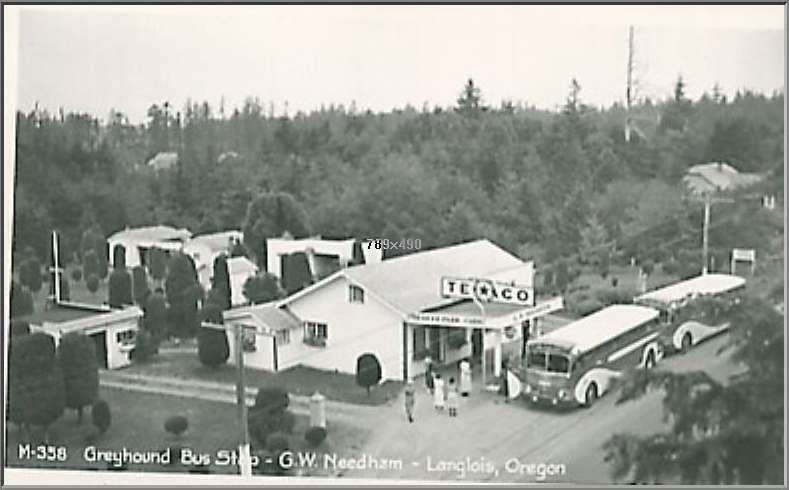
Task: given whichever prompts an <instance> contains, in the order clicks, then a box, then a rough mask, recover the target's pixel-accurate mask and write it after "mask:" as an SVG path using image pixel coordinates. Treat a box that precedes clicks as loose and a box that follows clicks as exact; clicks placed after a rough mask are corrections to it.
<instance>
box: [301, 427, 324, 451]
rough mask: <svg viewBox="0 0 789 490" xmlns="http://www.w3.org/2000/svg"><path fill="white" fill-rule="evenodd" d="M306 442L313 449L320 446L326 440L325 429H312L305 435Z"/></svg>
mask: <svg viewBox="0 0 789 490" xmlns="http://www.w3.org/2000/svg"><path fill="white" fill-rule="evenodd" d="M304 440H305V441H307V444H309V445H310V446H312V447H317V446H320V444H321V443H322V442H323V441H325V440H326V429H324V428H323V427H310V428H309V429H307V432H305V433H304Z"/></svg>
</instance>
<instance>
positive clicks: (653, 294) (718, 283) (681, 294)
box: [636, 274, 745, 304]
mask: <svg viewBox="0 0 789 490" xmlns="http://www.w3.org/2000/svg"><path fill="white" fill-rule="evenodd" d="M744 284H745V279H744V278H742V277H739V276H732V275H730V274H704V275H701V276H697V277H694V278H692V279H688V280H686V281H682V282H678V283H676V284H672V285H670V286H666V287H664V288H661V289H656V290H654V291H650V292H648V293H646V294H642V295H641V296H639V297H638V298H636V299H637V300H639V301H640V300H647V301H649V300H651V301H659V302H661V303H666V304H669V303H673V302H675V301H681V300H683V299H685V298H687V297H688V296H696V295H703V294H720V293H725V292H726V291H731V290H732V289H736V288H738V287H740V286H743V285H744Z"/></svg>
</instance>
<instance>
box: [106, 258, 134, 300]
mask: <svg viewBox="0 0 789 490" xmlns="http://www.w3.org/2000/svg"><path fill="white" fill-rule="evenodd" d="M107 303H109V305H110V307H112V308H122V307H123V306H124V305H130V304H132V303H133V301H132V280H131V275H130V274H129V272H128V271H127V270H126V269H122V268H118V267H116V268H114V269H113V271H112V274H110V280H109V287H108V298H107Z"/></svg>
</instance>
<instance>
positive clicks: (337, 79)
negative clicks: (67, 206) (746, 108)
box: [5, 5, 785, 123]
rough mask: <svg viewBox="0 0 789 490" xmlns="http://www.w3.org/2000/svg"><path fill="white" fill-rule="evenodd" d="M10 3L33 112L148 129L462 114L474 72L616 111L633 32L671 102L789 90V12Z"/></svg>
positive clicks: (529, 93) (551, 101)
mask: <svg viewBox="0 0 789 490" xmlns="http://www.w3.org/2000/svg"><path fill="white" fill-rule="evenodd" d="M5 10H6V14H7V15H6V22H10V24H6V25H7V26H9V25H10V26H11V28H10V29H7V30H8V32H11V33H13V34H15V36H16V41H17V43H18V44H17V46H18V51H15V52H13V53H12V54H16V56H15V60H14V61H16V64H17V65H16V69H13V70H8V69H7V73H10V74H11V76H12V77H13V75H14V74H16V75H18V77H16V79H15V80H13V79H12V80H11V82H12V85H10V86H13V83H15V84H16V89H17V102H18V107H19V108H21V109H22V110H25V111H29V110H31V109H32V108H33V106H34V104H35V103H36V102H38V103H39V106H40V107H42V108H46V109H48V110H49V111H51V112H56V111H57V110H58V108H59V107H63V108H64V109H65V110H66V111H85V112H89V113H92V114H94V115H97V116H99V117H100V118H106V116H107V114H108V113H109V111H110V109H111V108H115V109H118V110H121V111H122V112H124V113H126V114H127V115H128V116H129V117H130V119H131V120H132V121H133V122H137V123H138V122H142V121H144V120H145V114H146V111H147V108H148V107H149V106H150V105H152V104H153V103H162V102H163V101H165V100H166V101H169V102H170V103H171V104H172V105H174V106H176V107H178V108H180V107H183V104H184V102H185V101H186V100H187V98H191V99H192V100H197V101H203V100H207V101H208V102H209V103H210V104H211V105H212V106H213V107H215V108H216V107H218V106H219V103H220V100H221V99H222V98H223V97H224V99H225V106H226V111H227V112H228V113H230V112H231V111H232V108H233V107H238V106H240V105H241V104H242V103H243V101H244V99H245V98H246V97H258V98H259V99H260V100H261V101H262V102H263V104H264V106H265V107H268V105H269V102H271V103H272V104H273V106H274V109H275V112H277V113H278V114H281V113H282V112H283V111H284V110H285V107H286V103H287V108H288V113H290V114H293V113H295V112H296V111H298V110H302V111H305V112H308V111H310V110H314V109H318V108H320V106H321V105H322V104H324V105H327V106H328V105H329V104H332V103H334V104H345V105H346V106H348V105H350V104H351V103H352V102H355V104H356V107H357V108H358V109H360V110H364V109H371V110H373V111H390V110H392V109H393V108H403V107H405V106H406V105H407V104H411V105H413V106H415V107H417V108H421V107H422V105H423V104H425V103H427V104H428V105H429V106H430V107H432V106H434V105H441V106H444V107H446V106H449V105H452V104H454V102H455V99H456V98H457V96H458V94H459V93H460V90H461V88H462V85H463V83H464V82H465V80H466V79H468V78H469V77H471V78H473V79H474V81H475V82H476V84H477V85H478V86H479V87H480V88H481V89H482V95H483V97H484V100H485V102H486V103H489V104H493V105H498V104H500V102H501V101H502V100H505V99H508V100H513V101H515V102H523V103H525V104H528V105H534V106H536V107H538V108H543V109H551V110H552V109H555V108H557V107H558V106H560V105H561V104H562V103H563V102H564V99H565V98H566V96H567V92H568V87H569V84H570V81H571V80H572V79H573V78H576V79H577V80H578V81H579V82H580V84H581V87H582V90H581V94H580V95H581V98H582V100H583V101H584V102H585V103H587V104H591V105H595V106H610V105H611V104H613V103H615V102H621V101H622V100H623V99H624V93H625V80H626V63H627V54H628V40H627V37H628V26H629V25H633V26H634V34H635V76H636V79H637V81H638V83H639V95H641V96H647V97H650V98H652V99H661V98H664V97H667V96H668V95H669V94H670V93H671V90H672V87H673V85H674V82H675V81H676V79H677V77H678V76H679V75H680V74H681V75H682V76H683V78H684V79H685V81H686V86H687V93H688V95H689V96H690V97H692V98H697V97H699V96H700V95H701V94H702V93H703V92H704V91H711V90H712V87H713V86H714V85H715V84H716V83H717V84H718V85H719V86H720V87H721V88H722V90H723V91H724V93H727V94H730V95H731V94H733V93H734V92H735V91H736V90H738V89H740V90H742V89H750V90H755V91H759V92H763V93H767V94H770V93H772V92H773V91H775V90H784V72H785V65H784V63H785V62H784V58H785V51H784V49H785V47H784V45H785V36H784V16H785V11H784V7H783V6H721V5H718V6H679V5H667V6H602V5H591V6H578V5H573V6H532V5H521V6H429V5H422V6H328V5H325V6H320V5H319V6H293V5H290V6H233V7H230V6H201V7H185V6H133V7H123V6H82V7H76V6H72V7H62V6H60V7H58V6H49V7H36V6H19V7H9V6H6V7H5ZM8 14H11V15H10V16H9V15H8ZM16 14H18V15H16ZM11 41H14V39H13V37H12V38H11ZM6 44H7V46H8V45H9V43H6ZM10 44H11V45H13V42H12V43H10ZM11 49H13V48H11ZM12 58H14V57H12ZM7 81H8V80H7ZM12 95H13V94H12Z"/></svg>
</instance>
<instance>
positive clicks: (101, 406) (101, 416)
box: [90, 399, 112, 434]
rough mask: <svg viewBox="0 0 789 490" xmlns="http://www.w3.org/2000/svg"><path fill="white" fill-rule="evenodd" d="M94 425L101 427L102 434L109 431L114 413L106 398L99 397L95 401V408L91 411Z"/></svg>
mask: <svg viewBox="0 0 789 490" xmlns="http://www.w3.org/2000/svg"><path fill="white" fill-rule="evenodd" d="M90 416H91V419H92V421H93V425H95V426H96V428H97V429H99V432H100V433H101V434H104V433H105V432H107V429H109V427H110V422H112V415H111V414H110V406H109V405H108V404H107V402H105V401H104V400H101V399H98V400H96V401H95V402H93V408H92V409H91V412H90Z"/></svg>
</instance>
